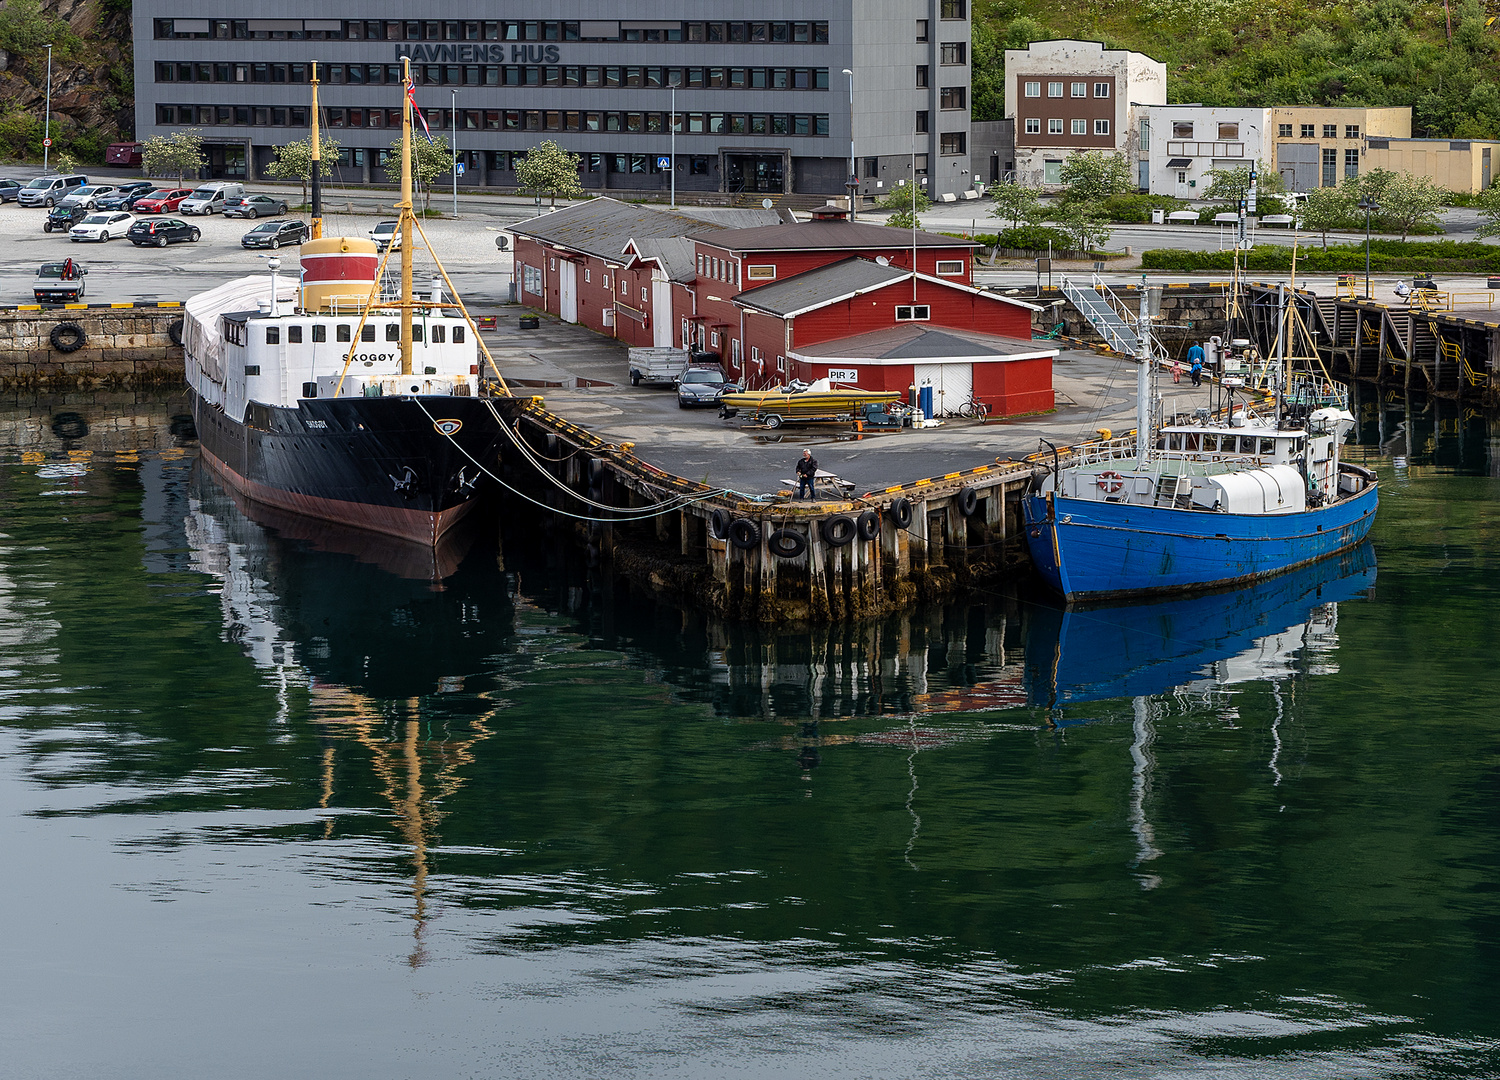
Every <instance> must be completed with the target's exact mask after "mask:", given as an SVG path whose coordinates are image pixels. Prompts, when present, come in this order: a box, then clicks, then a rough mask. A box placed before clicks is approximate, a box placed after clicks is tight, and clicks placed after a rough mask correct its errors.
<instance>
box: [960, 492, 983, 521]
mask: <svg viewBox="0 0 1500 1080" xmlns="http://www.w3.org/2000/svg"><path fill="white" fill-rule="evenodd" d="M978 507H979V493H978V492H977V491H975V490H974V489H973V488H971V487H962V488H959V489H958V512H959V513H960V514H962V515H963V516H964V517H973V516H974V511H975V510H976V509H978Z"/></svg>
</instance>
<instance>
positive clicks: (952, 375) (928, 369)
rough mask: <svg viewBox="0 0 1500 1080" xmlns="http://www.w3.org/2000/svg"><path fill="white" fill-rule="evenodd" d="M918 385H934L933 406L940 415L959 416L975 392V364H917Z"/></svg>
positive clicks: (915, 368)
mask: <svg viewBox="0 0 1500 1080" xmlns="http://www.w3.org/2000/svg"><path fill="white" fill-rule="evenodd" d="M913 374H914V375H915V376H916V381H917V387H918V389H920V388H921V387H924V386H931V387H932V408H933V411H934V412H935V413H936V414H937V415H938V416H957V415H958V410H959V408H960V407H962V406H963V404H964V403H965V402H966V401H968V400H969V398H970V397H971V396H973V393H974V365H973V364H916V365H915V366H914V372H913Z"/></svg>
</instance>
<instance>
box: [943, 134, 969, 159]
mask: <svg viewBox="0 0 1500 1080" xmlns="http://www.w3.org/2000/svg"><path fill="white" fill-rule="evenodd" d="M968 152H969V137H968V136H967V135H966V134H964V133H963V132H962V131H945V132H944V133H943V134H942V135H940V136H939V137H938V153H940V154H944V155H947V156H949V157H952V156H953V155H955V154H967V153H968Z"/></svg>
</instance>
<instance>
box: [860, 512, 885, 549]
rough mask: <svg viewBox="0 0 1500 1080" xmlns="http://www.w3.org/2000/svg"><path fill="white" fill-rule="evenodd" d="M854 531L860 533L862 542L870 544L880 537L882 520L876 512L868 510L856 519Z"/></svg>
mask: <svg viewBox="0 0 1500 1080" xmlns="http://www.w3.org/2000/svg"><path fill="white" fill-rule="evenodd" d="M854 530H855V532H857V533H859V538H860V539H861V540H863V541H865V542H866V543H869V542H870V541H871V540H874V539H875V538H876V537H877V536H879V535H880V518H879V517H877V516H876V514H875V511H873V510H866V511H865V512H864V513H863V514H860V515H859V517H858V518H856V519H855V521H854Z"/></svg>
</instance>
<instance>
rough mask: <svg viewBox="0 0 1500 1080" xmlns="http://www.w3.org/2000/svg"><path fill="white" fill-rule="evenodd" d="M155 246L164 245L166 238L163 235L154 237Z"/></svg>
mask: <svg viewBox="0 0 1500 1080" xmlns="http://www.w3.org/2000/svg"><path fill="white" fill-rule="evenodd" d="M156 246H157V247H166V246H167V238H166V237H165V236H158V237H157V238H156Z"/></svg>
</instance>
